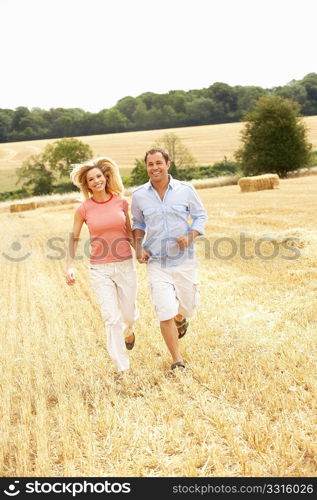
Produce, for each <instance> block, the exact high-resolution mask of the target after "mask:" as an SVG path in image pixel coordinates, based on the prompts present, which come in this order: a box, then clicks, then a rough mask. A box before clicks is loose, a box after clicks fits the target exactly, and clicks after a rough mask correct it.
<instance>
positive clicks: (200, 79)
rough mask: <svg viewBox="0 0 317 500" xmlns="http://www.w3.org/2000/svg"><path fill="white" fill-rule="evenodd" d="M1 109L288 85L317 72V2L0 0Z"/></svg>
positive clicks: (89, 106) (103, 104)
mask: <svg viewBox="0 0 317 500" xmlns="http://www.w3.org/2000/svg"><path fill="white" fill-rule="evenodd" d="M0 54H1V56H0V68H1V81H0V108H10V109H14V108H16V107H17V106H27V107H29V108H32V107H40V108H43V109H49V108H51V107H63V108H71V107H79V108H82V109H84V110H86V111H100V110H101V109H104V108H110V107H112V106H114V105H115V104H116V102H117V101H118V100H119V99H121V98H122V97H125V96H127V95H131V96H133V97H136V96H137V95H139V94H141V93H142V92H146V91H151V92H156V93H164V92H168V91H169V90H190V89H199V88H203V87H208V86H210V85H212V84H213V83H214V82H219V81H220V82H225V83H228V84H229V85H259V86H261V87H264V88H271V87H273V86H278V85H285V84H286V83H288V82H289V81H291V80H292V79H295V80H299V79H301V78H303V77H304V76H305V75H306V74H307V73H311V72H317V64H316V62H317V55H316V0H155V1H154V0H0Z"/></svg>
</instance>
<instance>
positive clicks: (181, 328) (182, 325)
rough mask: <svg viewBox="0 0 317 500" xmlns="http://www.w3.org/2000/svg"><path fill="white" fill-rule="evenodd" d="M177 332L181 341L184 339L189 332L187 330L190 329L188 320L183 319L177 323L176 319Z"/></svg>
mask: <svg viewBox="0 0 317 500" xmlns="http://www.w3.org/2000/svg"><path fill="white" fill-rule="evenodd" d="M174 321H175V324H176V327H177V331H178V338H179V339H181V338H182V337H184V335H185V333H186V332H187V328H188V327H189V323H188V321H187V319H186V318H183V319H182V320H181V321H177V319H175V318H174Z"/></svg>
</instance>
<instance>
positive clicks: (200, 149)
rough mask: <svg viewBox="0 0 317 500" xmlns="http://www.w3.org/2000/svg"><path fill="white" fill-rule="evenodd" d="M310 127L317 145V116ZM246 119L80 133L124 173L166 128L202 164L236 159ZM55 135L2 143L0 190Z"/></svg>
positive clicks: (9, 185) (8, 185) (11, 182)
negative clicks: (176, 126) (36, 139)
mask: <svg viewBox="0 0 317 500" xmlns="http://www.w3.org/2000/svg"><path fill="white" fill-rule="evenodd" d="M303 120H304V122H305V123H306V125H307V128H308V138H309V140H310V142H312V144H313V149H317V116H310V117H306V118H304V119H303ZM243 126H244V123H242V122H239V123H225V124H220V125H203V126H199V127H183V128H175V129H166V130H148V131H142V132H124V133H121V134H106V135H93V136H86V137H79V139H81V140H82V141H83V142H85V143H87V144H89V145H90V147H91V148H92V150H93V153H94V156H110V157H112V158H113V159H114V160H115V161H116V162H117V163H118V165H119V166H120V168H121V173H122V175H127V173H128V172H129V170H130V169H131V168H133V167H134V160H135V158H140V157H143V155H144V152H145V151H146V150H147V149H148V148H149V147H150V146H151V145H152V144H153V142H155V140H156V139H158V138H159V137H160V136H161V135H163V134H164V133H166V132H174V133H175V134H177V135H178V137H180V139H181V140H182V141H183V142H184V144H185V145H186V146H187V147H188V148H189V149H190V151H191V153H192V154H193V155H194V156H195V158H196V159H197V161H198V163H199V164H200V165H211V164H213V163H214V162H216V161H219V160H222V159H223V158H224V156H227V157H228V158H231V159H233V153H234V151H235V150H236V149H237V148H238V146H239V143H240V132H241V130H242V128H243ZM54 140H56V139H44V140H40V141H25V142H14V143H7V144H1V145H0V191H7V190H10V189H15V188H16V186H15V182H16V174H15V171H16V169H17V168H18V167H20V166H21V165H22V162H23V161H24V160H25V159H26V158H28V157H29V156H30V155H33V154H39V153H41V152H42V151H43V150H44V148H45V146H46V145H47V144H48V143H51V142H53V141H54Z"/></svg>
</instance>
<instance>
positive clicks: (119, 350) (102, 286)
mask: <svg viewBox="0 0 317 500" xmlns="http://www.w3.org/2000/svg"><path fill="white" fill-rule="evenodd" d="M89 270H90V280H91V285H92V288H93V290H94V292H95V294H96V297H97V300H98V303H99V306H100V311H101V315H102V319H103V321H104V324H105V330H106V338H107V349H108V352H109V355H110V357H111V359H112V361H113V362H114V364H115V366H116V368H117V369H118V370H120V371H125V370H128V369H129V366H130V361H129V356H128V353H127V351H126V346H125V341H124V338H125V337H128V336H129V335H131V333H132V331H133V329H132V327H133V323H134V322H135V320H136V319H137V317H138V311H137V307H136V291H137V283H136V271H135V268H134V264H133V260H132V259H127V260H123V261H121V262H109V263H108V264H90V265H89Z"/></svg>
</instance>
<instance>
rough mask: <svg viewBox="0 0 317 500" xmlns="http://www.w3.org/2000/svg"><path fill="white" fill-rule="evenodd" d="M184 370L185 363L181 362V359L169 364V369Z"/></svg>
mask: <svg viewBox="0 0 317 500" xmlns="http://www.w3.org/2000/svg"><path fill="white" fill-rule="evenodd" d="M176 369H177V370H181V371H183V370H185V369H186V366H185V363H183V362H182V361H177V362H176V363H173V364H172V365H171V370H176Z"/></svg>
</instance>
